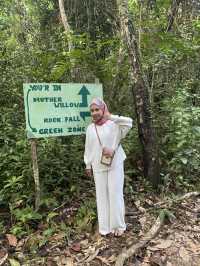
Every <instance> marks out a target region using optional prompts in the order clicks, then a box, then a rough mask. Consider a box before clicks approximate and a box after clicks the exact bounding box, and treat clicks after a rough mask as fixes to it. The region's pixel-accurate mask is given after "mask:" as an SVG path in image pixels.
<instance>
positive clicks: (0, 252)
mask: <svg viewBox="0 0 200 266" xmlns="http://www.w3.org/2000/svg"><path fill="white" fill-rule="evenodd" d="M6 253H7V252H6V250H4V249H1V250H0V259H1V258H4V256H5V255H6Z"/></svg>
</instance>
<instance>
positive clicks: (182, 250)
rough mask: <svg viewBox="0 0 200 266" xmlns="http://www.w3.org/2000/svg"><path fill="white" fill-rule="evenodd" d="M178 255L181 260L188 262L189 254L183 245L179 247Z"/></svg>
mask: <svg viewBox="0 0 200 266" xmlns="http://www.w3.org/2000/svg"><path fill="white" fill-rule="evenodd" d="M179 255H180V257H181V258H182V260H183V261H185V262H189V260H190V256H189V254H188V252H187V250H186V249H185V248H184V247H180V249H179Z"/></svg>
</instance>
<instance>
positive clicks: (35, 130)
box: [26, 89, 37, 132]
mask: <svg viewBox="0 0 200 266" xmlns="http://www.w3.org/2000/svg"><path fill="white" fill-rule="evenodd" d="M30 91H31V89H30V90H28V92H27V95H26V101H27V113H28V124H29V127H30V128H31V130H32V131H33V132H37V129H36V128H33V127H32V126H31V122H30V114H29V104H28V95H29V93H30Z"/></svg>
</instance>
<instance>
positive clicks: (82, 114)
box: [80, 112, 90, 121]
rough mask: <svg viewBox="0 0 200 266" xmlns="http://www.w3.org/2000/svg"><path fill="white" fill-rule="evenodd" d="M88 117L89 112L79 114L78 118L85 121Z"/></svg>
mask: <svg viewBox="0 0 200 266" xmlns="http://www.w3.org/2000/svg"><path fill="white" fill-rule="evenodd" d="M87 116H90V112H80V117H81V118H82V119H83V120H84V121H85V118H86V117H87Z"/></svg>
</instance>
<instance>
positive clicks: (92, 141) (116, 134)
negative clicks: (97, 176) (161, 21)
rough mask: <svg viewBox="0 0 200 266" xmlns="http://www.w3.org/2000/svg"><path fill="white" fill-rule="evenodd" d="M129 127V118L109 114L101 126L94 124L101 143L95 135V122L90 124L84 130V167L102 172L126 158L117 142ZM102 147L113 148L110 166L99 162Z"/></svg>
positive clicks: (130, 123)
mask: <svg viewBox="0 0 200 266" xmlns="http://www.w3.org/2000/svg"><path fill="white" fill-rule="evenodd" d="M131 127H132V119H131V118H129V117H124V116H118V115H111V116H110V118H109V120H107V121H106V123H104V124H103V125H101V126H98V125H96V128H97V131H98V135H99V138H100V141H101V144H102V145H101V144H100V143H99V139H98V137H97V133H96V130H95V124H94V123H92V124H90V125H89V126H88V128H87V130H86V141H85V153H84V162H85V164H86V169H91V168H92V169H93V172H102V171H106V170H109V169H110V168H113V167H115V166H117V165H118V164H119V163H122V162H123V161H124V160H125V159H126V154H125V152H124V150H123V148H122V146H121V144H119V143H120V140H121V139H122V138H124V137H125V136H126V134H127V133H128V131H129V130H130V129H131ZM103 147H106V148H111V149H113V150H115V155H114V158H113V161H112V164H111V166H107V165H103V164H101V162H100V161H101V155H102V148H103Z"/></svg>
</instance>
